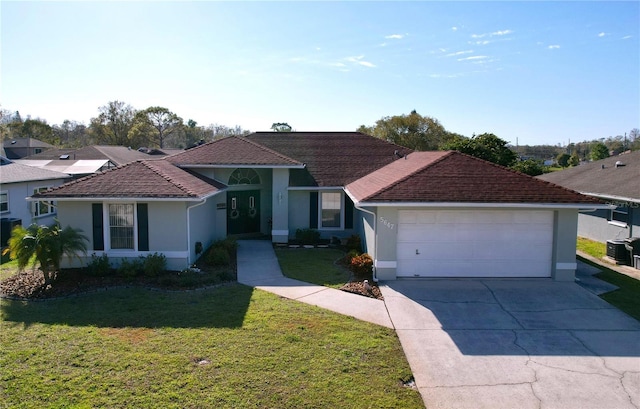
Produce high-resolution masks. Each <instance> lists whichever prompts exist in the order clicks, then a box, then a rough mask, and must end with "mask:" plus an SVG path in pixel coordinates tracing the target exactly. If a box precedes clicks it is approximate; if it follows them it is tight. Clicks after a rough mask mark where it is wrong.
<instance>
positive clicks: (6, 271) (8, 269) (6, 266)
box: [0, 258, 31, 281]
mask: <svg viewBox="0 0 640 409" xmlns="http://www.w3.org/2000/svg"><path fill="white" fill-rule="evenodd" d="M3 260H4V258H3ZM25 268H31V264H29V265H28V266H27V267H25ZM17 272H18V260H9V259H8V258H7V261H5V262H3V263H2V264H1V265H0V281H2V280H5V279H7V278H9V277H11V276H12V275H14V274H16V273H17Z"/></svg>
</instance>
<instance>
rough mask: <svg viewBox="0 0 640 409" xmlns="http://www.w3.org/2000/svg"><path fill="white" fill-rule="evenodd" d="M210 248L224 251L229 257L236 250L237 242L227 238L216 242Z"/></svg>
mask: <svg viewBox="0 0 640 409" xmlns="http://www.w3.org/2000/svg"><path fill="white" fill-rule="evenodd" d="M212 247H214V248H222V249H225V250H226V251H227V253H229V255H231V254H232V253H234V252H235V251H236V250H237V249H238V241H237V240H236V239H235V238H233V237H227V238H226V239H224V240H219V241H216V242H215V243H213V245H212Z"/></svg>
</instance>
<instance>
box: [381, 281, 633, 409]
mask: <svg viewBox="0 0 640 409" xmlns="http://www.w3.org/2000/svg"><path fill="white" fill-rule="evenodd" d="M381 290H382V294H383V295H384V298H385V304H386V306H387V310H388V312H389V315H390V317H391V321H392V323H393V325H394V328H395V330H396V332H397V334H398V337H399V338H400V342H401V343H402V347H403V349H404V351H405V354H406V356H407V360H408V361H409V365H410V366H411V369H412V371H413V375H414V377H415V381H416V386H417V387H418V388H419V390H420V393H421V395H422V397H423V399H424V402H425V405H426V406H427V408H429V409H431V408H448V409H456V408H474V409H478V408H492V409H497V408H518V409H528V408H558V409H560V408H562V409H570V408H576V409H588V408H594V409H609V408H610V409H622V408H636V409H637V408H640V322H638V321H636V320H635V319H633V318H631V317H629V316H628V315H626V314H624V313H623V312H621V311H619V310H618V309H616V308H614V307H613V306H611V305H609V304H608V303H606V302H605V301H603V300H601V299H600V298H598V297H597V296H596V295H594V294H592V293H590V292H588V291H586V290H585V289H583V288H581V287H579V286H578V285H576V284H575V283H562V282H555V281H552V280H549V279H532V280H523V279H512V280H504V279H495V280H494V279H485V280H470V279H469V280H437V279H434V280H398V281H394V282H386V283H384V285H381Z"/></svg>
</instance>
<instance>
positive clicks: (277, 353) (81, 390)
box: [0, 284, 423, 408]
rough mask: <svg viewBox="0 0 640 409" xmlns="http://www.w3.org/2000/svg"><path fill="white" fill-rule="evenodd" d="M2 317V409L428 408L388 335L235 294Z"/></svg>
mask: <svg viewBox="0 0 640 409" xmlns="http://www.w3.org/2000/svg"><path fill="white" fill-rule="evenodd" d="M0 308H1V313H2V315H1V320H0V326H1V328H2V330H1V331H0V348H1V350H0V368H2V371H0V396H1V400H2V402H3V405H6V406H7V407H13V408H43V407H75V408H91V407H109V408H132V407H135V408H157V407H162V408H320V407H349V408H422V407H423V404H422V399H421V397H420V395H419V394H418V392H417V391H415V390H412V389H408V388H405V387H403V386H401V384H400V382H399V380H400V379H401V378H402V379H407V378H408V377H409V376H410V375H411V371H410V368H409V366H408V364H407V362H406V360H405V357H404V353H403V351H402V348H401V346H400V343H399V341H398V339H397V337H396V335H395V333H394V331H393V330H391V329H387V328H383V327H379V326H376V325H373V324H369V323H365V322H362V321H358V320H356V319H353V318H351V317H346V316H342V315H339V314H335V313H332V312H329V311H326V310H323V309H320V308H317V307H314V306H309V305H306V304H302V303H299V302H296V301H291V300H286V299H281V298H280V297H278V296H276V295H273V294H270V293H266V292H263V291H259V290H253V289H252V288H250V287H246V286H243V285H239V284H233V285H228V286H225V287H221V288H218V289H215V290H202V291H191V292H158V291H149V290H145V289H141V288H129V289H112V290H108V291H104V292H98V293H90V294H85V295H81V296H76V297H71V298H68V299H59V300H48V301H44V302H33V301H31V302H24V301H11V300H6V299H3V300H0Z"/></svg>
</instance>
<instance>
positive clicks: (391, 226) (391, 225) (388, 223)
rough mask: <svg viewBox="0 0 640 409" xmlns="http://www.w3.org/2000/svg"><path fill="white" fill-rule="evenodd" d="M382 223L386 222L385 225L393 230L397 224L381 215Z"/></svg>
mask: <svg viewBox="0 0 640 409" xmlns="http://www.w3.org/2000/svg"><path fill="white" fill-rule="evenodd" d="M380 223H382V224H384V225H385V226H387V227H388V228H390V229H391V230H393V228H394V227H396V225H395V224H393V223H391V222H390V221H389V220H387V219H385V218H384V217H382V216H380Z"/></svg>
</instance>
